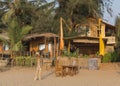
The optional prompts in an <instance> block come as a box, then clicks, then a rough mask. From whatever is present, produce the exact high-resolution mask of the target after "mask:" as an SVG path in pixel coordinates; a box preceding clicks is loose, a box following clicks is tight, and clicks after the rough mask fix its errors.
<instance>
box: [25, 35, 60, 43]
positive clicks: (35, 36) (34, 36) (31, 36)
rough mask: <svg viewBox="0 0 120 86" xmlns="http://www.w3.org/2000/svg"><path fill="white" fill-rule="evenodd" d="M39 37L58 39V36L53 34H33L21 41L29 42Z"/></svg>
mask: <svg viewBox="0 0 120 86" xmlns="http://www.w3.org/2000/svg"><path fill="white" fill-rule="evenodd" d="M39 37H47V38H50V37H59V36H58V35H56V34H53V33H42V34H39V33H34V34H29V35H27V36H25V37H24V39H23V40H24V41H26V40H30V39H32V38H39Z"/></svg>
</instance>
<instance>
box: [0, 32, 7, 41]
mask: <svg viewBox="0 0 120 86" xmlns="http://www.w3.org/2000/svg"><path fill="white" fill-rule="evenodd" d="M0 40H6V41H7V40H9V37H8V34H7V33H0Z"/></svg>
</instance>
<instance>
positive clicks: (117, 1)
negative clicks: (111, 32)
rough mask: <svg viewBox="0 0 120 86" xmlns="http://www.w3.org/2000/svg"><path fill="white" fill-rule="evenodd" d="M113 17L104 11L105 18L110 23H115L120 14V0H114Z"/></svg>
mask: <svg viewBox="0 0 120 86" xmlns="http://www.w3.org/2000/svg"><path fill="white" fill-rule="evenodd" d="M112 1H113V4H112V6H111V7H112V11H113V12H112V17H111V16H110V15H109V14H108V13H107V12H104V16H103V20H104V21H105V22H107V23H109V24H112V25H114V24H115V19H116V17H117V16H118V15H119V16H120V0H112Z"/></svg>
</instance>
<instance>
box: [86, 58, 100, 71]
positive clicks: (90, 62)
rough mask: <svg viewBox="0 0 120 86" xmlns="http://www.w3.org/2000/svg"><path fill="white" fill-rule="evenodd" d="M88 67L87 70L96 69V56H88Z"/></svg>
mask: <svg viewBox="0 0 120 86" xmlns="http://www.w3.org/2000/svg"><path fill="white" fill-rule="evenodd" d="M88 69H89V70H98V59H97V58H90V59H89V60H88Z"/></svg>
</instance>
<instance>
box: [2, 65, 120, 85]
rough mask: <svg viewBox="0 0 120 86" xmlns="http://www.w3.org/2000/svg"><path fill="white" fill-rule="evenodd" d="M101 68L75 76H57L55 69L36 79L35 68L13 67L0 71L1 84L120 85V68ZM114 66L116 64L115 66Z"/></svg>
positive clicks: (81, 70)
mask: <svg viewBox="0 0 120 86" xmlns="http://www.w3.org/2000/svg"><path fill="white" fill-rule="evenodd" d="M103 66H104V67H102V68H101V69H100V70H87V69H80V71H79V74H78V75H75V76H72V77H71V76H66V77H56V76H55V73H54V69H52V70H49V71H44V73H43V74H42V76H43V79H42V80H37V81H34V80H33V78H34V73H35V68H24V67H22V68H21V67H13V68H10V69H8V70H6V71H3V72H0V86H120V68H119V67H118V68H116V69H114V68H111V65H110V66H109V64H107V66H106V65H103ZM113 67H114V66H113Z"/></svg>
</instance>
